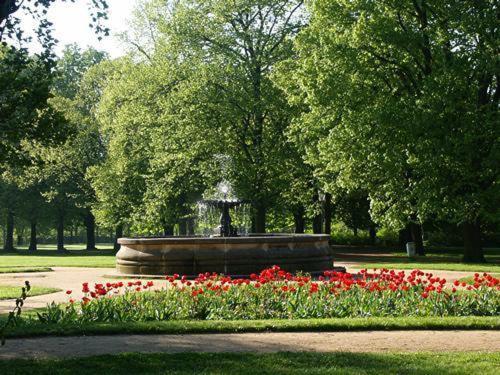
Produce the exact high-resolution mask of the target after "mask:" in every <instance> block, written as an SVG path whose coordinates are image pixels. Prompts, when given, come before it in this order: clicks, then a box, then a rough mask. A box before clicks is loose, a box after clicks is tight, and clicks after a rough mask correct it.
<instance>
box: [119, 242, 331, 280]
mask: <svg viewBox="0 0 500 375" xmlns="http://www.w3.org/2000/svg"><path fill="white" fill-rule="evenodd" d="M329 239H330V237H329V236H328V235H321V234H254V235H249V236H244V237H212V238H209V237H175V236H172V237H155V238H150V237H143V238H120V239H119V240H118V243H119V244H120V245H121V248H120V251H119V252H118V253H117V254H116V269H117V271H118V273H119V274H124V275H173V274H175V273H177V274H179V275H187V276H197V275H198V274H199V273H204V272H217V273H223V274H226V275H231V276H248V275H250V274H252V273H259V272H260V271H261V270H263V269H265V268H268V267H272V266H273V265H278V266H280V267H281V268H282V269H284V270H286V271H289V272H299V271H302V272H307V273H310V274H313V275H317V274H320V273H322V272H323V271H325V270H330V269H332V268H333V257H332V253H331V249H330V245H329V243H328V241H329Z"/></svg>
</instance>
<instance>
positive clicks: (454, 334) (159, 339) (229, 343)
mask: <svg viewBox="0 0 500 375" xmlns="http://www.w3.org/2000/svg"><path fill="white" fill-rule="evenodd" d="M281 351H292V352H298V351H305V352H338V351H342V352H413V351H432V352H436V351H446V352H450V351H491V352H493V351H500V331H388V332H384V331H369V332H314V333H313V332H302V333H297V332H295V333H284V332H269V333H237V334H236V333H235V334H189V335H118V336H80V337H42V338H29V339H8V340H7V343H6V345H5V346H4V347H0V360H1V359H12V358H67V357H86V356H91V355H101V354H118V353H124V352H140V353H159V352H163V353H179V352H213V353H218V352H254V353H270V352H281Z"/></svg>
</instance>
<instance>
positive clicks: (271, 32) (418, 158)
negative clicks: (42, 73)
mask: <svg viewBox="0 0 500 375" xmlns="http://www.w3.org/2000/svg"><path fill="white" fill-rule="evenodd" d="M498 11H499V10H498V8H497V5H496V4H495V3H494V2H493V1H484V2H480V3H478V2H477V1H473V0H470V1H452V2H446V3H445V4H443V2H441V1H437V0H415V1H411V2H394V1H390V0H380V1H361V0H359V1H356V0H355V1H343V0H314V1H311V2H309V3H308V4H307V6H305V5H304V4H303V2H302V1H301V0H282V1H271V0H238V1H215V0H204V1H201V0H181V1H175V2H165V1H159V0H149V1H144V2H141V3H140V5H139V7H138V9H137V12H136V13H135V15H134V17H133V22H132V24H131V25H132V26H131V29H130V31H129V33H128V34H127V36H126V39H127V41H128V44H129V45H130V46H131V52H130V54H129V55H127V56H126V57H123V58H120V59H117V60H114V61H109V60H108V59H106V56H104V55H102V54H99V53H98V52H97V51H87V52H85V53H82V52H81V51H79V50H77V49H75V48H69V49H67V50H66V53H65V55H64V56H63V58H62V59H61V60H60V61H59V62H58V63H57V65H56V67H55V68H50V69H49V70H50V73H51V74H53V73H54V72H57V74H56V75H55V77H56V78H53V79H52V82H51V83H50V84H49V85H47V87H45V86H44V90H45V91H44V93H45V92H46V91H47V90H48V91H49V93H50V95H51V96H53V97H52V98H50V100H48V101H46V102H45V103H48V106H47V109H45V110H44V111H45V112H46V113H47V114H46V115H42V112H41V111H37V121H38V122H40V124H45V123H46V124H47V125H46V126H48V127H49V128H50V127H53V129H52V130H51V131H48V130H44V131H43V134H44V135H46V134H52V133H54V137H52V138H51V139H48V138H47V137H45V138H44V141H43V142H40V141H37V140H36V136H35V135H28V136H26V137H25V138H26V139H28V145H29V147H21V148H19V147H15V150H16V152H15V153H13V154H15V155H16V157H19V156H20V155H19V154H20V152H19V150H26V151H23V152H21V154H23V155H24V154H26V155H25V157H24V159H26V160H29V162H27V163H26V164H25V165H22V166H21V167H15V168H13V167H9V168H5V173H3V176H4V177H3V178H4V185H5V186H6V187H12V186H14V188H15V189H21V190H22V191H24V192H26V191H28V190H27V189H35V190H36V191H37V192H39V193H40V194H39V195H37V197H42V200H41V201H43V202H44V203H43V204H47V202H48V203H49V204H50V207H51V209H52V210H55V212H56V214H55V216H56V217H57V223H58V227H61V228H62V226H63V223H64V220H65V218H67V215H69V214H68V212H69V211H72V212H73V211H75V210H76V211H75V212H78V213H77V214H78V215H83V217H85V218H86V220H85V222H86V223H89V225H88V228H89V231H90V232H92V231H93V229H92V228H91V227H92V225H94V224H93V223H94V216H95V218H96V219H97V221H98V222H99V223H100V224H101V225H102V226H104V227H107V228H114V229H116V231H117V235H120V234H121V233H122V231H123V228H124V227H127V228H129V229H130V230H131V231H132V232H133V233H138V234H153V233H159V232H162V233H165V234H172V233H173V232H174V228H175V229H176V231H177V232H178V233H180V234H187V233H190V232H191V231H192V226H191V225H190V219H191V218H192V216H193V211H194V204H195V202H196V201H197V200H198V199H199V198H200V197H201V196H202V195H203V194H204V192H206V191H208V190H210V189H211V188H213V186H215V185H216V184H217V183H218V182H220V181H221V180H228V181H230V182H231V184H232V186H233V188H234V190H235V192H236V194H237V195H238V196H239V197H240V198H243V199H245V200H248V201H250V202H251V203H252V208H253V215H252V230H253V231H254V232H265V231H266V230H270V229H271V230H272V229H281V228H283V227H293V229H294V230H295V231H296V232H303V231H304V230H307V229H308V228H310V229H312V230H313V231H314V232H316V233H320V232H326V233H329V232H330V231H331V222H332V218H333V219H334V220H341V221H343V222H344V223H346V224H347V225H348V226H350V227H351V228H353V229H354V230H357V229H358V228H362V229H367V230H369V231H370V235H371V236H372V238H374V236H375V234H376V228H377V227H380V226H384V227H388V228H393V229H395V230H400V235H401V238H402V240H403V241H408V240H413V241H415V242H416V243H417V247H418V250H419V252H420V253H423V243H422V225H423V224H428V223H434V224H435V223H446V225H454V226H457V227H460V228H462V229H463V236H464V237H463V238H464V245H465V246H464V248H465V253H464V255H465V257H464V258H465V260H468V261H483V260H484V257H483V254H482V249H481V230H482V229H483V228H484V227H485V226H489V227H491V228H495V226H497V225H498V221H499V220H498V219H499V214H498V207H499V205H498V203H499V202H498V201H499V197H500V194H499V191H498V176H499V168H498V165H499V163H498V162H499V161H500V160H499V159H500V155H499V152H498V150H499V148H498V140H499V135H500V134H499V126H498V125H499V124H498V99H499V96H500V94H499V90H498V88H499V85H500V81H499V80H500V78H499V65H498V59H497V55H498V51H499V45H498V40H500V38H499V35H498V33H499V32H498V27H497V23H498ZM42 104H43V101H42ZM44 108H45V107H44ZM45 112H44V113H45ZM46 116H51V117H50V121H47V122H43V121H41V120H40V119H43V118H45V117H46ZM28 123H29V124H31V123H30V122H27V124H28ZM14 124H15V122H14ZM39 126H42V125H39ZM14 127H15V126H14ZM29 128H30V129H31V128H32V127H31V126H29ZM56 135H58V136H56ZM59 135H60V136H59ZM68 135H69V136H68ZM61 139H62V140H61ZM23 142H26V141H23ZM9 144H11V143H9ZM5 155H8V153H5ZM7 164H9V165H14V164H15V165H20V164H19V163H14V164H13V163H10V162H9V163H7ZM16 194H17V193H16ZM28 194H29V193H28ZM7 196H8V194H7ZM32 196H34V195H32ZM37 199H38V198H37ZM6 201H7V202H14V201H13V200H10V199H9V198H7V199H6ZM22 201H23V202H28V201H29V200H28V199H26V200H22ZM41 204H42V203H41ZM2 207H5V208H6V209H7V214H6V215H7V216H6V217H7V218H9V211H8V205H7V204H5V205H3V206H2ZM68 207H71V210H69V209H68ZM11 211H12V212H14V210H13V209H12V210H11ZM18 211H19V212H22V209H18ZM42 211H43V212H48V211H46V210H42ZM8 220H9V219H8ZM61 230H62V229H61Z"/></svg>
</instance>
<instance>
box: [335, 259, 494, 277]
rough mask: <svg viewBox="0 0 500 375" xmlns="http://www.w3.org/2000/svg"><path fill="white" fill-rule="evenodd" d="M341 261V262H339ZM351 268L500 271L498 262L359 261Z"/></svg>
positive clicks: (471, 271) (473, 271) (472, 271)
mask: <svg viewBox="0 0 500 375" xmlns="http://www.w3.org/2000/svg"><path fill="white" fill-rule="evenodd" d="M340 263H341V262H340ZM349 268H353V269H365V268H366V269H368V270H369V269H373V268H376V269H381V268H388V269H394V270H414V269H421V270H429V271H457V272H470V273H475V272H479V273H483V272H486V273H490V274H491V273H500V265H499V264H498V263H451V262H443V263H431V262H429V263H412V262H408V263H397V262H387V263H384V262H376V263H375V262H374V263H369V262H359V264H356V265H355V266H354V265H353V266H350V267H349Z"/></svg>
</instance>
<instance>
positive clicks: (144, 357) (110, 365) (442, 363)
mask: <svg viewBox="0 0 500 375" xmlns="http://www.w3.org/2000/svg"><path fill="white" fill-rule="evenodd" d="M499 357H500V355H499V354H498V353H443V354H436V353H407V354H392V353H391V354H382V353H273V354H246V353H232V354H228V353H222V354H211V353H180V354H136V353H133V354H121V355H116V356H109V355H106V356H97V357H87V358H79V359H78V358H75V359H64V360H10V361H3V362H2V361H0V373H4V374H32V373H36V374H160V373H168V374H252V375H253V374H287V375H288V374H417V375H420V374H466V373H473V372H475V373H481V374H494V370H495V367H496V364H498V361H499V359H500V358H499Z"/></svg>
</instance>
